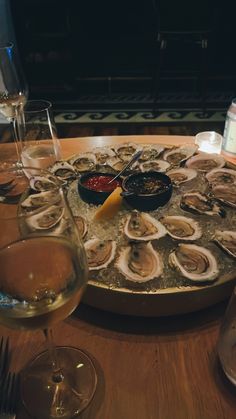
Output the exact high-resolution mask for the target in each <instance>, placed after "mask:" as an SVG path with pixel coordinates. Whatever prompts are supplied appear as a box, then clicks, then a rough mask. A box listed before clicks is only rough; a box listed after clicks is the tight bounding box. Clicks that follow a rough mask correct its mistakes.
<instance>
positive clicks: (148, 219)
mask: <svg viewBox="0 0 236 419" xmlns="http://www.w3.org/2000/svg"><path fill="white" fill-rule="evenodd" d="M124 233H125V235H126V236H127V237H128V238H129V239H131V240H139V241H149V240H156V239H159V238H161V237H163V236H165V235H166V229H165V227H164V226H163V225H162V224H161V223H160V222H159V221H157V220H156V219H155V218H154V217H152V216H151V215H149V214H147V213H144V212H138V211H132V212H131V214H130V215H129V216H128V218H127V221H126V223H125V226H124Z"/></svg>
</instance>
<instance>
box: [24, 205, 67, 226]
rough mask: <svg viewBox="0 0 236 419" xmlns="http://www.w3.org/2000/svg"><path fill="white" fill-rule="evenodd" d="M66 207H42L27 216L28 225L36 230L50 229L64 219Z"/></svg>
mask: <svg viewBox="0 0 236 419" xmlns="http://www.w3.org/2000/svg"><path fill="white" fill-rule="evenodd" d="M63 213H64V208H63V207H60V206H57V205H52V206H50V207H47V208H46V209H43V210H42V209H40V210H37V211H35V212H34V213H32V214H31V215H30V216H29V217H28V218H27V224H28V226H29V227H30V228H31V229H32V230H34V231H37V230H49V229H51V228H53V227H55V226H56V225H57V224H58V223H59V221H60V220H61V219H62V216H63Z"/></svg>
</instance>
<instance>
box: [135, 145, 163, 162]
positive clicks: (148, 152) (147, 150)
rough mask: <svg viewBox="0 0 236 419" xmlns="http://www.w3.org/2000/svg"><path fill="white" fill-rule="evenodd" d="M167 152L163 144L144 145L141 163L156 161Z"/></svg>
mask: <svg viewBox="0 0 236 419" xmlns="http://www.w3.org/2000/svg"><path fill="white" fill-rule="evenodd" d="M164 150H165V146H164V145H161V144H144V145H143V152H142V154H141V157H140V161H148V160H155V159H157V158H158V156H159V155H160V154H161V153H162V152H163V151H164Z"/></svg>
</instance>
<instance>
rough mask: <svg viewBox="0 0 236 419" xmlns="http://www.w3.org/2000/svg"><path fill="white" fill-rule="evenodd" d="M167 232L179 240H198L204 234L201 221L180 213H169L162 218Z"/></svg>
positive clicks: (161, 220)
mask: <svg viewBox="0 0 236 419" xmlns="http://www.w3.org/2000/svg"><path fill="white" fill-rule="evenodd" d="M160 222H161V223H162V224H163V225H164V226H165V228H166V230H167V234H169V236H171V237H172V238H173V239H177V240H197V239H200V237H201V236H202V229H201V227H200V225H199V223H198V222H197V221H195V220H193V219H192V218H188V217H183V216H180V215H167V216H166V217H163V218H161V219H160Z"/></svg>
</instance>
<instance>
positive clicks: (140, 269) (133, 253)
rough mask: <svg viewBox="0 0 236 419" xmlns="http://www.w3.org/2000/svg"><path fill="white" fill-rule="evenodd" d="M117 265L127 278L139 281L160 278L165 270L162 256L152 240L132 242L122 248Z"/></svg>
mask: <svg viewBox="0 0 236 419" xmlns="http://www.w3.org/2000/svg"><path fill="white" fill-rule="evenodd" d="M115 266H116V267H117V269H118V270H119V271H120V272H121V273H122V275H124V277H125V278H126V279H128V280H129V281H133V282H138V283H142V282H147V281H150V280H151V279H154V278H158V277H159V276H160V275H161V274H162V270H163V263H162V260H161V257H160V255H159V254H158V253H157V251H155V250H154V249H153V247H152V244H151V243H150V242H149V243H143V242H139V243H134V242H132V243H131V244H130V245H129V246H127V247H124V248H122V249H121V251H120V255H119V257H118V259H117V261H116V263H115Z"/></svg>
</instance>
